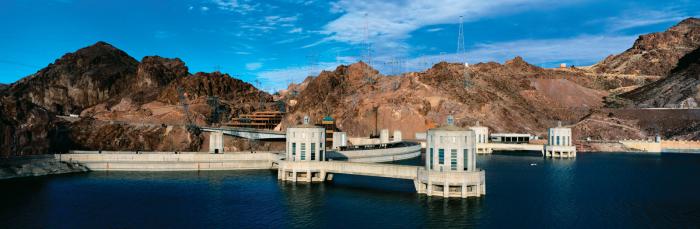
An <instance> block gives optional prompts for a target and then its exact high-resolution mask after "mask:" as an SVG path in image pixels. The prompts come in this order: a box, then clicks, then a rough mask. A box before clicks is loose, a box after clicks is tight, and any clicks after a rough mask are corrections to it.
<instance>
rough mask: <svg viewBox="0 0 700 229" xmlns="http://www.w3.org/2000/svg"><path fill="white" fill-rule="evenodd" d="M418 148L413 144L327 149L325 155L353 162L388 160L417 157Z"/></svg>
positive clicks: (419, 148)
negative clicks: (359, 148) (358, 148)
mask: <svg viewBox="0 0 700 229" xmlns="http://www.w3.org/2000/svg"><path fill="white" fill-rule="evenodd" d="M420 150H421V147H420V145H413V146H407V147H398V148H387V149H371V150H349V151H329V152H328V153H327V156H326V157H327V158H336V159H335V160H339V159H343V160H347V161H354V162H389V161H397V160H404V159H409V158H414V157H418V156H420Z"/></svg>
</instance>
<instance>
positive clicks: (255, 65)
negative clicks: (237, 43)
mask: <svg viewBox="0 0 700 229" xmlns="http://www.w3.org/2000/svg"><path fill="white" fill-rule="evenodd" d="M262 66H263V64H262V63H260V62H252V63H247V64H245V69H248V71H255V70H258V69H260V68H261V67H262Z"/></svg>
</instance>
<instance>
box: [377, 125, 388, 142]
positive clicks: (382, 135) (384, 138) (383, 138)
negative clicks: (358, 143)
mask: <svg viewBox="0 0 700 229" xmlns="http://www.w3.org/2000/svg"><path fill="white" fill-rule="evenodd" d="M379 143H380V144H386V143H389V129H382V130H380V131H379Z"/></svg>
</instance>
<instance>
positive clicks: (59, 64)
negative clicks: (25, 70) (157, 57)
mask: <svg viewBox="0 0 700 229" xmlns="http://www.w3.org/2000/svg"><path fill="white" fill-rule="evenodd" d="M138 65H139V62H138V61H137V60H135V59H134V58H132V57H131V56H129V55H128V54H126V53H125V52H124V51H121V50H119V49H117V48H115V47H113V46H112V45H110V44H107V43H105V42H98V43H96V44H94V45H91V46H88V47H85V48H82V49H79V50H78V51H76V52H74V53H68V54H66V55H64V56H63V57H61V58H60V59H58V60H56V61H55V62H54V63H52V64H49V66H47V67H46V68H44V69H41V70H39V71H38V72H37V73H34V74H32V75H30V76H28V77H25V78H23V79H21V80H19V81H17V82H16V83H14V84H12V85H11V87H10V88H9V91H8V93H9V94H11V95H12V96H14V97H16V98H18V99H21V100H26V101H28V102H31V103H33V104H36V105H38V106H40V107H43V108H45V109H47V110H48V111H51V112H55V113H58V114H68V113H80V111H81V110H82V109H85V108H87V107H90V106H93V105H95V104H98V103H100V102H103V101H105V100H107V99H109V98H113V97H115V96H117V95H120V94H122V93H124V92H125V91H127V89H129V86H130V85H132V84H134V82H135V80H136V78H135V77H134V76H135V75H136V71H137V68H138Z"/></svg>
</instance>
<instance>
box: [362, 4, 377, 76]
mask: <svg viewBox="0 0 700 229" xmlns="http://www.w3.org/2000/svg"><path fill="white" fill-rule="evenodd" d="M364 33H365V42H364V48H363V55H362V59H363V61H364V62H365V64H367V68H365V80H366V81H367V82H368V83H374V79H373V78H372V77H373V74H372V70H370V68H371V67H372V43H370V41H369V18H368V14H367V13H365V27H364Z"/></svg>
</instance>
